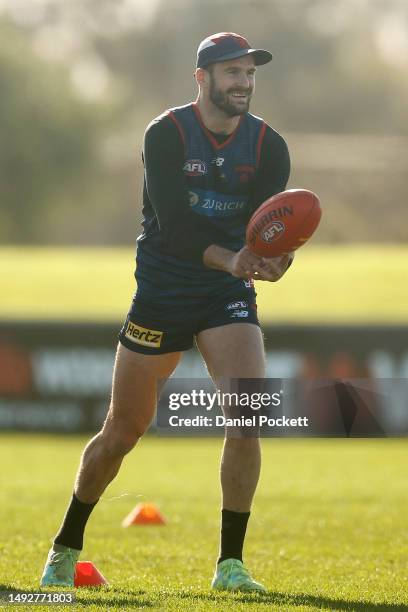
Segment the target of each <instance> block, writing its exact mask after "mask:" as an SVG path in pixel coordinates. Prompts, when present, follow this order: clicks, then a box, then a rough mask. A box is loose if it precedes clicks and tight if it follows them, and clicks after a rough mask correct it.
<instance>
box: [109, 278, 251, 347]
mask: <svg viewBox="0 0 408 612" xmlns="http://www.w3.org/2000/svg"><path fill="white" fill-rule="evenodd" d="M232 323H254V324H255V325H258V326H259V321H258V317H257V312H256V293H255V290H254V289H253V287H251V288H250V289H247V290H245V291H243V290H242V289H239V290H236V291H235V293H231V292H229V293H228V294H225V295H222V296H217V297H216V298H214V297H183V298H182V297H177V298H172V299H171V300H169V301H166V302H163V301H160V300H152V299H146V298H145V297H144V296H143V295H141V294H140V293H139V292H137V293H136V295H135V297H134V298H133V301H132V305H131V308H130V310H129V313H128V316H127V318H126V321H125V323H124V325H123V327H122V329H121V331H120V333H119V341H120V342H121V344H123V346H125V347H126V348H128V349H130V350H131V351H135V352H137V353H144V354H146V355H160V354H163V353H172V352H178V351H187V350H188V349H190V348H191V347H192V346H193V342H194V336H195V335H197V334H198V333H199V332H201V331H203V330H205V329H211V328H212V327H219V326H221V325H230V324H232Z"/></svg>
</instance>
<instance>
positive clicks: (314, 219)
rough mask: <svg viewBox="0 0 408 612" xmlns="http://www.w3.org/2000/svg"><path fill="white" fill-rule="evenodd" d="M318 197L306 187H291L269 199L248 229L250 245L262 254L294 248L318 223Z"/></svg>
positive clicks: (254, 216)
mask: <svg viewBox="0 0 408 612" xmlns="http://www.w3.org/2000/svg"><path fill="white" fill-rule="evenodd" d="M321 216H322V209H321V208H320V201H319V198H318V197H317V195H316V194H315V193H313V191H308V190H307V189H288V190H287V191H282V192H281V193H277V194H276V195H274V196H273V197H272V198H269V199H268V200H266V201H265V202H264V203H263V204H261V206H260V207H259V208H258V209H257V210H256V211H255V212H254V214H253V215H252V217H251V219H250V220H249V223H248V227H247V230H246V242H247V245H248V248H249V249H250V250H251V251H252V252H253V253H256V254H257V255H260V256H262V257H278V256H280V255H286V254H287V253H289V252H290V251H295V250H296V249H298V248H299V247H301V246H302V245H303V244H305V242H307V241H308V240H309V238H310V237H311V235H312V234H313V232H314V231H315V229H316V228H317V226H318V225H319V221H320V217H321Z"/></svg>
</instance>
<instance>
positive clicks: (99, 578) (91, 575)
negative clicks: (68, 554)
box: [74, 561, 109, 587]
mask: <svg viewBox="0 0 408 612" xmlns="http://www.w3.org/2000/svg"><path fill="white" fill-rule="evenodd" d="M103 584H109V583H108V581H107V580H106V578H105V576H103V575H102V574H101V572H100V571H99V570H98V569H97V568H96V567H95V565H94V564H93V563H92V562H91V561H78V563H77V564H76V567H75V579H74V586H76V587H83V586H102V585H103Z"/></svg>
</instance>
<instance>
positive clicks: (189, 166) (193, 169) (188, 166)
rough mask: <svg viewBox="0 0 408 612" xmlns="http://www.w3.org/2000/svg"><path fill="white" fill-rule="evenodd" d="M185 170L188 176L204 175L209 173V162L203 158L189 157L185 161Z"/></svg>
mask: <svg viewBox="0 0 408 612" xmlns="http://www.w3.org/2000/svg"><path fill="white" fill-rule="evenodd" d="M183 171H184V174H186V175H187V176H202V175H203V174H207V164H206V163H205V162H203V161H201V159H188V160H187V161H186V162H185V163H184V166H183Z"/></svg>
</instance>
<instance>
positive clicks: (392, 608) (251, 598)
mask: <svg viewBox="0 0 408 612" xmlns="http://www.w3.org/2000/svg"><path fill="white" fill-rule="evenodd" d="M177 596H178V597H180V598H183V599H184V598H185V599H187V598H191V599H200V600H208V601H214V602H217V601H218V602H220V601H223V602H224V601H225V602H227V601H228V602H229V603H231V604H232V601H235V602H237V603H252V604H253V603H257V604H258V603H259V604H269V605H272V604H273V605H275V606H285V608H286V606H310V607H316V608H320V609H321V610H330V611H331V612H341V611H343V610H350V611H353V612H408V606H407V605H405V604H394V603H390V604H387V603H382V604H375V603H369V602H367V601H355V600H350V601H346V600H345V599H331V598H329V597H322V596H319V595H309V594H307V593H293V594H290V593H279V592H277V591H269V592H267V593H263V594H257V593H253V594H245V593H234V594H229V593H223V592H218V593H209V594H208V595H207V594H204V593H197V594H193V593H183V592H181V593H178V594H177ZM232 597H233V598H234V599H233V600H232ZM282 609H283V608H282Z"/></svg>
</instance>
